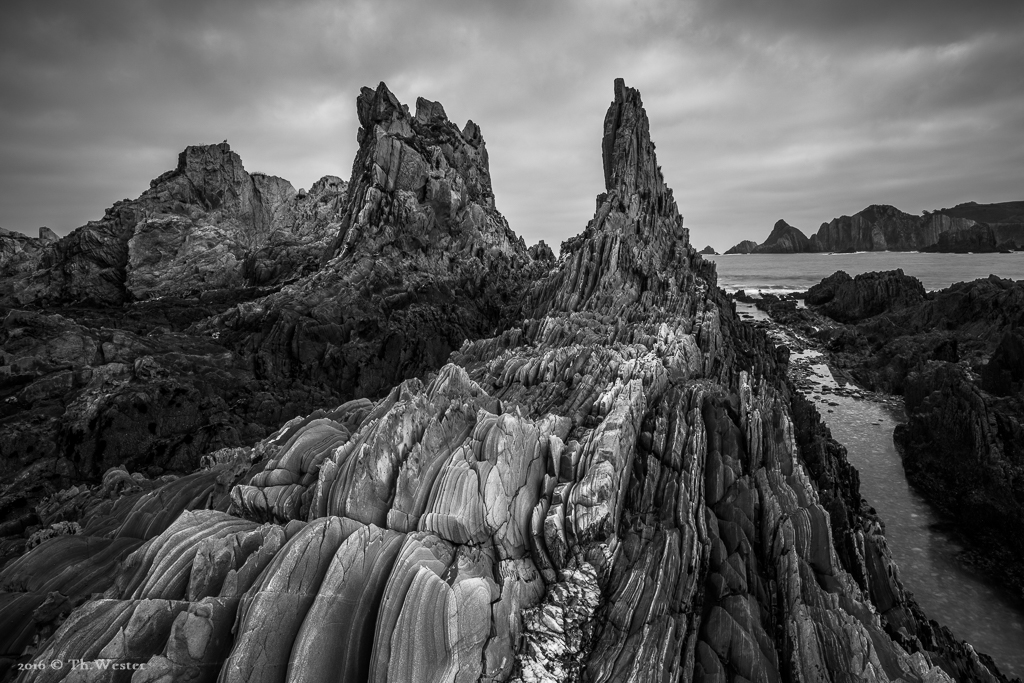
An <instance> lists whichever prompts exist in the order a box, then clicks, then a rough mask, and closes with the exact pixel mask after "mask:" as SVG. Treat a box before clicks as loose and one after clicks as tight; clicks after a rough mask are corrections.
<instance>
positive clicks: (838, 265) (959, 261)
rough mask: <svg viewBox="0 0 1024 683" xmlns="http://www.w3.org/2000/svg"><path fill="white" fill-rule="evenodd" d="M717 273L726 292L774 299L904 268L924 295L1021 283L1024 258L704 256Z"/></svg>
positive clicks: (1018, 255)
mask: <svg viewBox="0 0 1024 683" xmlns="http://www.w3.org/2000/svg"><path fill="white" fill-rule="evenodd" d="M704 258H705V259H708V260H711V261H714V262H715V264H716V266H717V270H718V286H719V287H721V288H722V289H724V290H725V291H727V292H736V291H738V290H741V289H742V290H747V291H748V293H756V292H757V291H758V290H762V291H765V292H770V293H772V294H789V293H793V292H803V291H806V290H808V289H810V288H811V287H813V286H814V285H816V284H817V283H818V282H820V281H821V280H822V279H824V278H826V277H828V276H829V275H831V274H833V273H835V272H836V271H838V270H843V271H846V273H848V274H849V275H852V276H856V275H860V274H861V273H869V272H872V271H882V270H896V269H897V268H902V269H903V272H904V273H906V274H907V275H912V276H914V277H916V278H917V279H918V280H920V281H921V284H923V285H924V288H925V289H926V290H928V291H935V290H939V289H945V288H946V287H949V286H950V285H952V284H954V283H956V282H970V281H972V280H977V279H980V278H987V277H988V276H990V275H996V276H998V277H1001V278H1007V279H1010V280H1022V279H1024V252H1020V251H1017V252H1013V253H1010V254H1000V253H987V254H936V253H928V252H918V251H859V252H852V253H816V254H729V255H717V256H715V255H705V256H704Z"/></svg>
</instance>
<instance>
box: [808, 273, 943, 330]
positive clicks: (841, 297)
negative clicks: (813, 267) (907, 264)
mask: <svg viewBox="0 0 1024 683" xmlns="http://www.w3.org/2000/svg"><path fill="white" fill-rule="evenodd" d="M924 298H925V291H924V286H923V285H922V284H921V281H920V280H918V279H917V278H915V277H912V276H910V275H905V274H904V273H903V269H897V270H889V271H884V272H873V273H862V274H860V275H858V276H857V277H854V278H851V277H850V276H849V275H847V274H846V273H845V272H843V271H841V270H840V271H837V272H836V273H834V274H832V275H830V276H828V277H827V278H825V279H824V280H822V281H821V282H820V283H818V284H816V285H814V286H813V287H811V288H810V289H809V290H807V299H806V300H807V304H808V305H810V306H818V307H820V308H821V310H822V312H823V313H825V314H826V315H828V316H829V317H830V318H834V319H835V320H838V321H840V322H856V321H858V320H862V319H864V318H870V317H871V316H875V315H878V314H879V313H884V312H886V311H892V310H896V309H900V308H906V307H908V306H912V305H914V304H916V303H918V302H921V301H923V300H924Z"/></svg>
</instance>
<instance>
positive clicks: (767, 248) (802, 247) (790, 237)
mask: <svg viewBox="0 0 1024 683" xmlns="http://www.w3.org/2000/svg"><path fill="white" fill-rule="evenodd" d="M751 244H753V246H751ZM805 251H812V249H811V246H810V242H809V241H808V239H807V235H805V234H803V233H802V232H801V231H800V230H798V229H797V228H794V227H793V226H792V225H790V224H789V223H787V222H786V221H784V220H781V219H780V220H778V221H777V222H776V223H775V226H774V227H773V228H772V232H771V234H770V235H768V239H766V240H765V241H764V242H762V243H761V244H755V243H752V242H751V241H750V240H744V241H743V242H740V243H739V244H737V245H736V246H735V247H732V248H731V249H729V251H727V252H725V253H727V254H800V253H803V252H805Z"/></svg>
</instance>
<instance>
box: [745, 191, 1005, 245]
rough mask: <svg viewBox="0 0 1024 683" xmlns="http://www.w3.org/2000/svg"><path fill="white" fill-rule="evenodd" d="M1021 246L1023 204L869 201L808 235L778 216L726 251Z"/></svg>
mask: <svg viewBox="0 0 1024 683" xmlns="http://www.w3.org/2000/svg"><path fill="white" fill-rule="evenodd" d="M1022 248H1024V202H1003V203H1001V204H977V203H975V202H968V203H966V204H959V205H957V206H955V207H953V208H951V209H938V210H936V211H925V212H924V214H923V215H921V216H914V215H912V214H909V213H905V212H903V211H900V210H899V209H897V208H896V207H894V206H888V205H885V204H872V205H871V206H869V207H867V208H866V209H864V210H863V211H860V212H858V213H856V214H854V215H853V216H840V217H839V218H833V219H832V220H831V221H829V222H828V223H822V224H821V227H820V228H818V232H817V233H816V234H814V235H811V237H810V238H807V237H806V236H805V235H804V234H803V233H802V232H801V231H800V230H798V229H796V228H794V227H793V226H791V225H789V224H788V223H786V222H785V221H783V220H780V221H778V222H777V223H776V224H775V227H774V228H773V229H772V232H771V234H770V235H769V236H768V239H767V240H765V241H764V242H763V243H761V244H755V243H753V242H752V241H750V240H744V241H743V242H740V243H739V244H737V245H736V246H734V247H732V248H731V249H729V250H728V251H727V252H725V253H726V254H793V253H801V252H855V251H934V252H957V253H964V252H995V251H1007V250H1012V249H1022Z"/></svg>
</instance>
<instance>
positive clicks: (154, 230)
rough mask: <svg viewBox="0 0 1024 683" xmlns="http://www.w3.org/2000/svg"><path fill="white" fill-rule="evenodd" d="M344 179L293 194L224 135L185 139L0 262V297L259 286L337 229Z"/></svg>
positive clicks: (84, 298)
mask: <svg viewBox="0 0 1024 683" xmlns="http://www.w3.org/2000/svg"><path fill="white" fill-rule="evenodd" d="M345 192H346V186H345V183H344V182H343V181H341V180H340V179H338V178H334V177H331V176H328V177H325V178H322V179H321V180H319V181H317V183H316V184H314V186H313V188H312V189H311V190H310V192H304V193H301V194H300V193H297V192H296V191H295V188H294V187H292V185H291V183H289V182H288V181H286V180H284V179H282V178H277V177H275V176H268V175H264V174H259V173H257V174H250V173H248V172H246V170H245V168H244V167H243V165H242V160H241V159H240V158H239V156H238V155H237V154H235V153H234V152H233V151H231V148H230V147H229V146H228V144H227V143H226V142H225V143H220V144H216V145H202V146H193V147H188V148H186V149H185V150H184V151H183V152H182V153H181V154H180V155H179V157H178V164H177V167H176V168H175V169H174V170H172V171H168V172H167V173H164V174H163V175H161V176H160V177H158V178H156V179H155V180H153V181H152V182H151V183H150V187H149V189H148V190H146V191H145V192H143V193H142V195H141V196H139V197H138V198H137V199H135V200H127V199H126V200H124V201H121V202H118V203H116V204H114V205H113V206H112V207H110V208H109V209H107V211H106V214H105V215H104V217H103V218H102V219H100V220H98V221H91V222H90V223H88V224H87V225H85V226H83V227H81V228H78V229H77V230H75V231H74V232H72V233H71V234H69V235H68V236H67V237H64V238H61V239H58V240H53V239H52V238H51V239H50V240H49V241H47V242H46V244H45V245H43V246H42V248H38V247H37V248H36V249H34V250H33V253H32V254H31V255H29V254H28V253H27V252H26V254H25V256H24V257H23V258H22V259H21V260H20V265H19V266H18V268H17V272H13V271H9V270H8V269H7V264H6V259H5V261H4V271H3V272H4V275H5V276H6V277H5V278H4V279H3V281H2V284H0V305H3V306H7V307H10V306H21V307H24V306H54V305H67V304H72V303H86V304H94V305H120V304H123V303H126V302H131V301H140V300H146V299H153V298H159V297H179V298H180V297H184V296H190V295H195V294H197V293H200V292H203V291H209V290H225V289H233V290H236V289H240V288H243V287H246V286H267V285H273V284H277V283H280V282H283V281H287V280H291V279H295V278H297V277H300V276H301V275H304V274H307V273H309V272H311V270H313V269H314V268H315V266H316V264H318V262H319V259H320V257H321V254H322V253H323V250H324V248H325V247H326V244H327V241H328V235H333V233H334V232H335V231H336V229H337V224H336V220H337V217H338V213H339V208H340V207H341V206H342V205H343V204H344V202H345Z"/></svg>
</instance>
